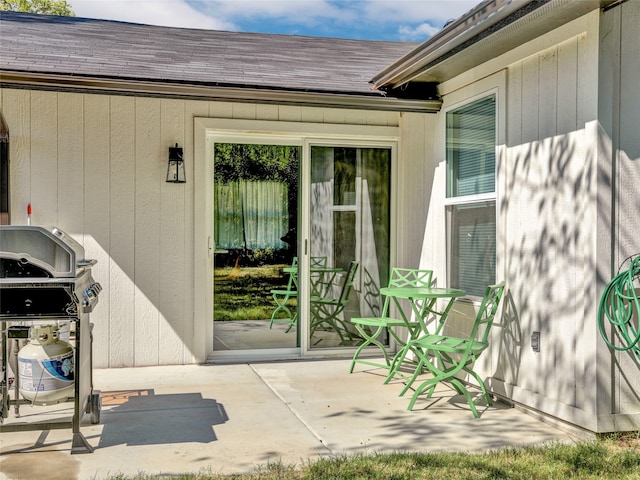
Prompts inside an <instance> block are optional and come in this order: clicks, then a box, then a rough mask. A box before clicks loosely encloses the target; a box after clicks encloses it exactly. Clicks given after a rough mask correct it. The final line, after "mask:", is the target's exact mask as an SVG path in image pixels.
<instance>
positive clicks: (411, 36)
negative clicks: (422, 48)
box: [398, 23, 442, 41]
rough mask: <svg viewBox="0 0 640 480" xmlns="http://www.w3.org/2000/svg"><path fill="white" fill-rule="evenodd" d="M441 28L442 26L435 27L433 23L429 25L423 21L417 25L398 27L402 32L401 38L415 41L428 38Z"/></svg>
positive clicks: (399, 31) (400, 32)
mask: <svg viewBox="0 0 640 480" xmlns="http://www.w3.org/2000/svg"><path fill="white" fill-rule="evenodd" d="M440 30H442V28H441V27H434V26H433V25H429V24H428V23H423V24H421V25H418V26H417V27H407V26H400V27H399V28H398V33H399V34H400V38H401V39H402V40H406V41H414V40H418V41H421V40H426V39H427V38H429V37H431V36H432V35H435V34H436V33H438V32H439V31H440Z"/></svg>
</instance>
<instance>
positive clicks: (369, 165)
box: [309, 145, 391, 349]
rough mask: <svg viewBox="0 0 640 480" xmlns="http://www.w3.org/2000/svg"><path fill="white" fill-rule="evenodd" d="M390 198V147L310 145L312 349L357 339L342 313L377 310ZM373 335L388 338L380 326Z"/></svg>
mask: <svg viewBox="0 0 640 480" xmlns="http://www.w3.org/2000/svg"><path fill="white" fill-rule="evenodd" d="M390 202H391V148H387V147H385V148H361V147H353V146H346V147H345V146H339V147H338V146H320V145H315V146H312V147H311V188H310V213H309V215H310V240H309V245H310V251H309V254H310V256H311V263H310V269H309V272H310V275H309V277H310V278H309V291H310V292H311V293H310V298H309V303H310V318H309V347H310V348H311V349H313V348H336V347H353V346H357V345H358V344H359V343H360V342H361V341H362V339H361V338H360V337H359V336H358V334H357V332H356V330H355V329H354V328H353V327H352V326H351V324H350V322H349V319H350V318H352V317H354V316H371V315H379V314H380V311H381V309H382V298H381V296H380V288H381V287H383V286H385V285H386V283H387V280H388V277H389V256H390V234H389V231H390V210H391V209H390ZM314 264H315V265H317V266H315V267H314ZM380 340H381V341H382V342H383V343H385V344H386V343H388V337H387V334H386V332H385V333H384V338H381V339H380Z"/></svg>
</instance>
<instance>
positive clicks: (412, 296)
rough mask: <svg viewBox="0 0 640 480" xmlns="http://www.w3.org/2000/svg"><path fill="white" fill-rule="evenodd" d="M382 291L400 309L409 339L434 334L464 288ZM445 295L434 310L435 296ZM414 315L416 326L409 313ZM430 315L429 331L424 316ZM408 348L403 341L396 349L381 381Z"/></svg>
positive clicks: (394, 371) (394, 370) (392, 372)
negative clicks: (406, 306) (407, 308)
mask: <svg viewBox="0 0 640 480" xmlns="http://www.w3.org/2000/svg"><path fill="white" fill-rule="evenodd" d="M380 293H381V294H382V295H386V296H388V297H391V298H392V299H393V302H394V304H395V305H396V307H397V308H398V312H400V316H401V317H402V320H403V321H404V322H405V324H406V325H407V329H408V330H409V339H415V338H418V337H419V336H421V335H429V334H437V333H439V332H440V330H442V327H443V325H444V323H445V320H446V319H447V315H449V310H451V307H453V304H454V303H455V300H456V298H460V297H464V296H465V295H466V294H467V292H465V291H464V290H460V289H458V288H435V287H434V288H431V287H384V288H381V289H380ZM442 299H448V302H446V305H444V308H443V309H442V310H437V309H436V308H437V303H438V300H442ZM401 300H407V301H408V302H409V305H410V306H411V312H406V311H405V309H404V308H403V305H402V302H401ZM412 313H413V315H415V318H416V320H417V323H418V327H415V328H412V327H411V326H410V325H411V322H410V320H411V315H412ZM429 317H433V321H432V322H429V323H430V324H435V327H434V328H433V331H429V325H428V324H427V319H428V318H429ZM406 349H407V346H406V344H405V345H404V346H403V347H402V348H401V349H400V350H399V351H398V353H396V355H395V356H394V357H393V360H392V362H391V368H390V369H389V374H388V375H387V378H386V380H385V382H384V383H388V382H389V381H390V380H391V379H392V378H393V377H394V376H395V375H396V374H398V370H399V369H400V366H401V363H402V361H401V360H402V359H404V357H405V355H406V352H405V350H406Z"/></svg>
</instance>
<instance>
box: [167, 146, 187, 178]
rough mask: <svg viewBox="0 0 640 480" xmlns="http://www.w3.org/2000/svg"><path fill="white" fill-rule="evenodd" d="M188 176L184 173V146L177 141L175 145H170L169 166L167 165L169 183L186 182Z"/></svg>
mask: <svg viewBox="0 0 640 480" xmlns="http://www.w3.org/2000/svg"><path fill="white" fill-rule="evenodd" d="M186 181H187V177H186V175H185V173H184V158H183V156H182V147H179V146H178V144H177V143H176V146H175V147H169V166H168V167H167V183H185V182H186Z"/></svg>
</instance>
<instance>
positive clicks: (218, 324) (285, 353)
mask: <svg viewBox="0 0 640 480" xmlns="http://www.w3.org/2000/svg"><path fill="white" fill-rule="evenodd" d="M203 123H205V124H211V125H215V127H213V128H212V129H211V130H210V131H209V130H207V136H206V145H205V147H206V148H204V149H203V150H202V151H203V152H206V158H207V162H206V165H204V166H203V167H202V168H200V167H199V168H198V169H197V178H196V183H197V184H198V185H201V187H200V186H198V188H197V190H196V193H198V192H200V191H201V190H199V189H200V188H202V189H203V190H202V195H200V194H197V195H196V200H198V199H203V200H206V202H205V204H204V205H205V207H204V208H203V209H202V214H200V216H199V222H200V223H197V224H196V237H197V238H200V237H199V235H202V236H203V237H204V238H206V239H207V243H206V251H207V256H206V259H205V263H206V265H205V264H203V266H202V272H203V273H206V275H202V276H200V277H198V278H203V279H205V280H204V281H203V282H202V283H200V282H198V283H196V292H195V298H196V302H197V304H198V305H199V306H200V308H201V310H199V311H201V312H203V316H206V315H207V314H208V315H210V317H209V318H211V320H210V322H211V323H209V325H210V326H211V327H212V328H211V330H210V331H211V332H212V335H211V336H210V337H207V338H208V339H209V340H207V344H208V345H210V347H209V348H210V351H211V352H212V355H213V357H211V358H218V359H244V358H270V359H273V358H292V357H300V356H306V355H311V356H312V355H313V352H314V351H315V352H316V353H318V352H322V354H323V355H330V354H333V352H331V351H330V350H331V349H333V350H337V351H344V350H352V349H354V348H355V347H357V346H358V345H359V344H360V343H361V341H362V339H361V338H360V337H359V335H358V334H357V332H356V331H355V329H354V328H352V327H351V324H350V321H349V320H350V318H352V317H354V316H363V315H366V316H370V315H379V314H380V313H381V310H382V300H383V299H382V298H381V296H380V288H381V287H384V286H386V283H387V279H388V276H389V269H390V256H391V250H392V245H391V243H392V242H391V230H392V228H391V221H392V218H391V217H392V215H391V212H392V195H391V185H392V165H393V161H394V155H395V151H394V148H395V140H394V138H393V137H391V136H390V135H389V134H388V132H395V130H394V129H391V128H385V127H379V128H375V127H373V128H371V127H367V128H365V127H357V128H356V127H353V126H351V127H350V128H351V129H352V130H353V131H354V132H355V133H354V135H353V137H354V140H353V141H348V142H347V141H346V140H345V137H346V136H345V135H341V136H340V135H337V136H336V137H337V138H340V140H337V141H336V137H333V136H329V135H326V136H324V137H316V136H311V135H309V136H306V135H304V134H297V135H295V134H292V133H289V134H287V135H284V134H282V133H281V134H279V135H273V134H272V135H270V132H267V131H265V130H266V129H265V128H262V129H261V130H260V132H259V133H254V132H253V131H252V130H257V129H252V128H246V129H239V130H238V131H231V130H226V131H223V130H220V129H221V128H222V127H223V126H226V125H223V124H222V123H221V122H218V121H217V120H216V121H214V120H208V119H207V120H206V122H205V121H203ZM231 123H232V124H234V122H231ZM235 123H236V124H237V125H241V126H244V125H245V123H243V122H235ZM253 125H254V124H253V123H250V126H253ZM256 125H258V126H261V127H264V126H265V125H266V124H264V123H260V122H259V123H257V124H256ZM292 129H293V127H292ZM369 130H371V131H373V132H374V133H375V132H380V133H383V134H387V136H386V137H385V135H378V137H382V138H383V139H382V140H380V139H379V138H377V137H375V138H374V136H373V135H370V136H366V135H364V133H365V132H368V131H369ZM209 132H210V133H209ZM295 133H298V132H295ZM358 139H360V140H358ZM202 158H203V159H204V158H205V156H204V155H203V157H202ZM200 175H206V177H203V179H202V181H201V180H200V177H199V176H200ZM204 178H206V182H205V180H204ZM200 225H202V226H201V227H200ZM198 232H201V233H198ZM203 245H204V243H202V242H201V243H198V244H197V252H200V251H201V250H200V249H201V248H202V246H203ZM198 258H200V257H198ZM202 258H204V257H202ZM200 298H202V301H199V299H200ZM380 341H382V342H383V343H387V342H388V338H387V335H386V332H385V334H384V335H383V336H382V338H380Z"/></svg>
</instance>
